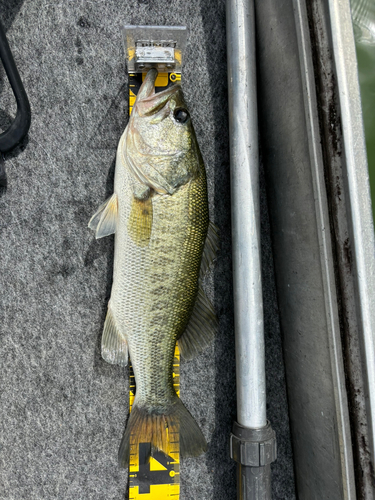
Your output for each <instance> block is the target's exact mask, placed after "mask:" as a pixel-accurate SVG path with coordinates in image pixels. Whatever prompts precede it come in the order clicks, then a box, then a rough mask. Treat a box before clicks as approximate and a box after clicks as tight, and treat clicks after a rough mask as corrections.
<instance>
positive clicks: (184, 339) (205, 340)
mask: <svg viewBox="0 0 375 500" xmlns="http://www.w3.org/2000/svg"><path fill="white" fill-rule="evenodd" d="M217 329H218V322H217V318H216V315H215V311H214V308H213V307H212V304H211V302H210V301H209V300H208V298H207V296H206V294H205V293H204V291H203V290H202V288H201V287H199V289H198V295H197V298H196V300H195V305H194V309H193V312H192V314H191V317H190V320H189V323H188V325H187V327H186V330H185V331H184V333H183V334H182V335H181V337H180V338H179V339H178V346H179V348H180V352H181V356H182V357H183V358H184V359H192V358H193V357H194V356H196V355H197V354H199V353H200V352H202V351H203V350H204V349H205V348H206V347H207V346H208V345H210V343H211V342H212V340H213V338H214V337H215V334H216V332H217Z"/></svg>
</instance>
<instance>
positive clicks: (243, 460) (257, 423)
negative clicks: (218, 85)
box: [227, 0, 276, 500]
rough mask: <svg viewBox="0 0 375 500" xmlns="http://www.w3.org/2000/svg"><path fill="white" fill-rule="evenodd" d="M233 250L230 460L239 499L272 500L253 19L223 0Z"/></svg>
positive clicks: (241, 0) (242, 5)
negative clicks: (233, 387)
mask: <svg viewBox="0 0 375 500" xmlns="http://www.w3.org/2000/svg"><path fill="white" fill-rule="evenodd" d="M227 53H228V87H229V133H230V162H231V203H232V247H233V250H232V252H233V284H234V316H235V336H236V380H237V422H236V423H235V424H234V427H233V432H232V435H231V455H232V458H234V459H235V460H236V461H237V462H238V481H239V484H238V498H239V499H246V500H248V499H249V500H250V499H251V500H255V499H256V500H258V499H259V500H260V499H264V500H265V499H270V498H271V482H270V465H269V464H270V463H271V462H272V461H274V460H275V458H276V440H275V434H274V432H273V430H272V428H271V426H270V425H269V423H268V422H267V418H266V381H265V362H264V327H263V299H262V279H261V256H260V215H259V156H258V120H257V95H256V61H255V18H254V4H253V2H252V1H251V0H227Z"/></svg>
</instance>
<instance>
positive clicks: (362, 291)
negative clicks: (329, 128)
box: [328, 0, 375, 458]
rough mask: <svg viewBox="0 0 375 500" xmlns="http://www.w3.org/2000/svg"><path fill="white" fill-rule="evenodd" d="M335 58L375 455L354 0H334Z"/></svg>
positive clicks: (369, 234) (369, 240) (374, 274)
mask: <svg viewBox="0 0 375 500" xmlns="http://www.w3.org/2000/svg"><path fill="white" fill-rule="evenodd" d="M328 9H329V15H330V24H331V30H332V44H333V57H334V63H335V69H336V76H337V87H338V96H339V102H340V108H341V118H342V130H343V138H344V141H343V142H344V155H345V164H344V169H346V175H347V186H348V207H347V213H348V219H349V225H350V226H351V232H352V235H351V236H352V238H351V239H352V253H353V261H354V264H355V270H356V273H355V276H354V279H355V281H356V292H357V297H356V303H357V307H358V311H359V317H358V319H359V326H360V335H361V336H362V339H361V341H362V346H363V357H364V361H365V365H366V366H365V378H366V383H367V390H368V394H367V414H368V425H369V432H370V442H371V454H372V458H374V451H375V442H374V428H373V427H374V422H375V237H374V223H373V219H372V211H371V196H370V186H369V175H368V166H367V154H366V145H365V138H364V129H363V121H362V109H361V100H360V88H359V81H358V68H357V64H356V61H357V58H356V52H355V43H354V35H353V27H352V19H351V12H350V3H349V0H329V1H328Z"/></svg>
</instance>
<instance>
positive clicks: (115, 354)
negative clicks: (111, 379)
mask: <svg viewBox="0 0 375 500" xmlns="http://www.w3.org/2000/svg"><path fill="white" fill-rule="evenodd" d="M102 357H103V359H105V361H107V363H111V364H112V365H120V366H127V364H128V344H127V341H126V339H125V337H124V335H122V334H121V332H120V330H119V328H118V326H117V325H116V321H115V317H114V315H113V312H112V310H111V308H110V307H108V311H107V316H106V318H105V322H104V329H103V336H102Z"/></svg>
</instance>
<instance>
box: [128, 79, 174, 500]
mask: <svg viewBox="0 0 375 500" xmlns="http://www.w3.org/2000/svg"><path fill="white" fill-rule="evenodd" d="M145 75H146V73H144V74H142V75H141V74H133V73H130V74H129V115H130V114H131V112H132V110H133V106H134V103H135V100H136V97H137V94H138V91H139V89H140V86H141V85H142V81H143V79H144V77H145ZM180 80H181V75H180V74H179V73H170V74H169V73H159V75H158V77H157V79H156V82H155V87H156V88H158V87H163V88H165V87H167V86H168V85H170V83H175V82H176V81H180ZM129 376H130V388H129V404H130V411H131V409H132V406H133V402H134V398H135V391H136V387H135V378H134V373H133V369H132V367H131V366H130V375H129ZM173 387H174V389H175V391H176V393H177V395H178V396H179V395H180V351H179V349H178V345H176V350H175V355H174V359H173ZM134 442H135V440H134V438H133V437H132V435H130V462H129V500H167V499H173V500H178V499H179V497H180V435H179V433H178V432H175V433H171V434H170V436H169V443H170V449H169V453H168V455H167V454H165V453H164V452H162V451H157V452H156V453H154V454H153V456H152V457H151V458H150V459H149V460H145V457H147V456H149V455H150V450H151V443H139V445H138V446H137V445H136V444H134Z"/></svg>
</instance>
